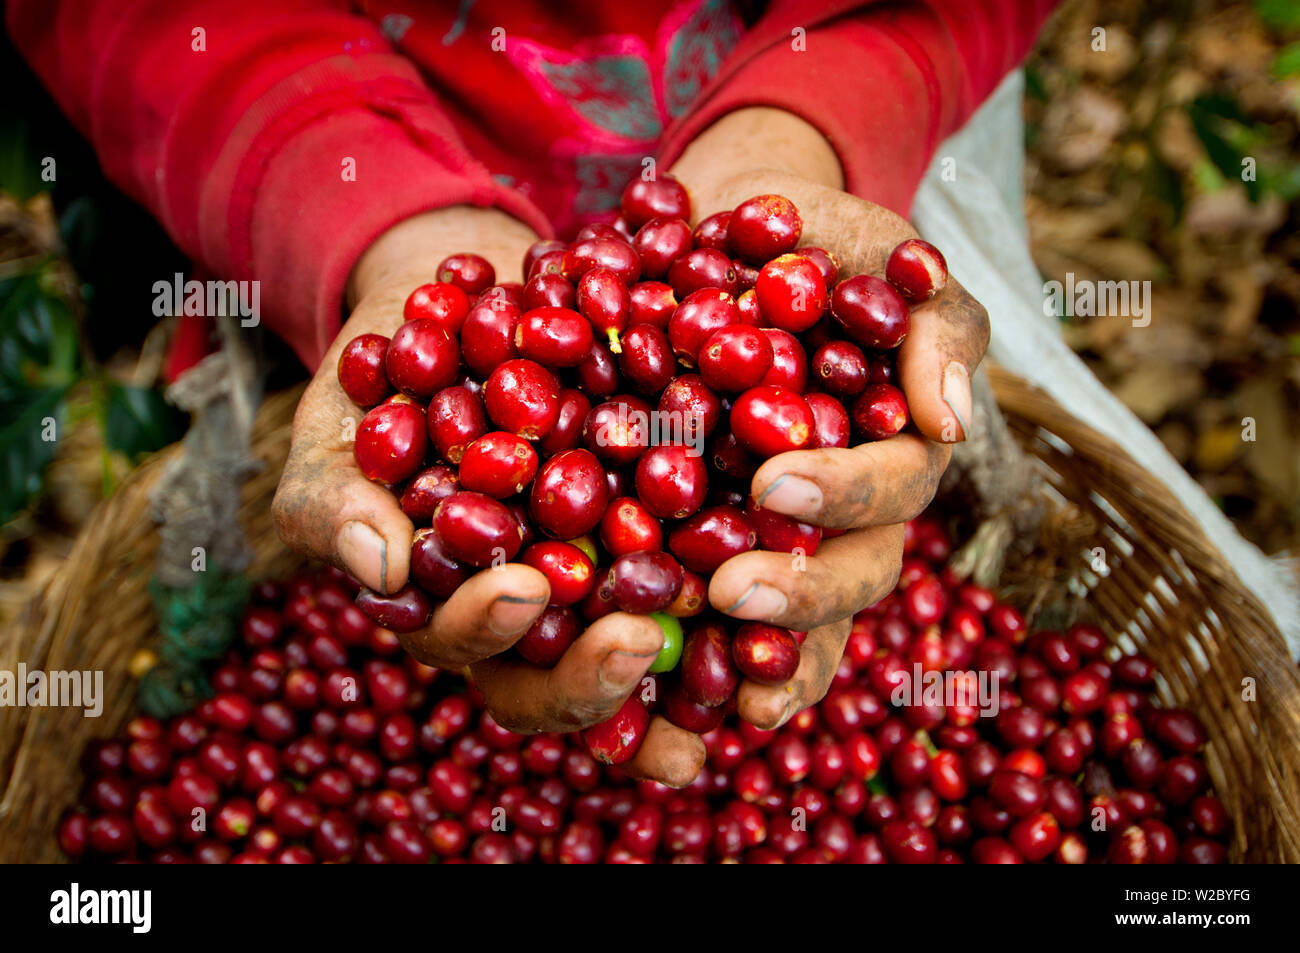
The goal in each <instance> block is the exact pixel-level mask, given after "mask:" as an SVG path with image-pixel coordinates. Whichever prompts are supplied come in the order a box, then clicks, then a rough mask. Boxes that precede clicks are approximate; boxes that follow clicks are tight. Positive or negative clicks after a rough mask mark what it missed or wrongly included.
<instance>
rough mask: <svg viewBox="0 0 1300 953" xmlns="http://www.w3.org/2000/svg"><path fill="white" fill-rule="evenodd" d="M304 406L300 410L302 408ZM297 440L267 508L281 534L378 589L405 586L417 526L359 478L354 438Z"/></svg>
mask: <svg viewBox="0 0 1300 953" xmlns="http://www.w3.org/2000/svg"><path fill="white" fill-rule="evenodd" d="M304 410H305V408H303V407H301V406H300V407H299V412H300V413H302V412H303V411H304ZM321 436H322V435H320V434H319V432H318V433H317V434H316V435H315V439H306V438H302V439H297V440H295V441H294V444H293V447H292V448H291V450H290V451H289V459H288V460H287V461H286V462H285V466H284V473H283V475H282V476H281V478H280V485H279V487H277V489H276V492H275V500H274V502H273V503H272V506H271V511H272V514H273V516H274V519H275V525H276V529H277V530H278V532H279V534H280V538H281V539H283V540H284V541H285V543H287V544H288V545H289V546H291V547H292V548H293V549H295V550H297V551H299V552H301V553H305V554H307V555H309V556H314V557H316V558H318V559H323V560H325V561H327V562H329V563H332V564H333V565H335V566H338V567H339V568H340V569H342V570H344V571H345V572H347V573H349V574H351V575H352V576H353V578H355V579H356V580H357V581H358V582H360V583H361V584H362V585H364V586H366V587H367V588H369V589H373V590H375V591H376V592H382V593H391V592H396V591H397V590H398V589H400V588H401V587H402V586H404V585H405V584H406V578H407V572H408V570H409V568H410V561H411V539H412V536H413V534H414V527H413V526H412V524H411V521H410V519H409V518H407V516H406V514H405V513H403V512H402V508H401V506H400V505H399V503H398V500H397V497H395V496H394V495H393V493H392V491H391V490H389V489H388V488H387V487H384V486H380V485H379V484H377V483H372V482H370V481H369V480H367V479H366V478H365V477H364V476H362V475H361V471H360V470H359V469H358V468H357V465H356V462H355V460H354V459H353V456H352V446H351V443H349V442H347V441H346V440H345V439H344V438H343V437H342V435H340V436H338V437H337V438H325V439H321Z"/></svg>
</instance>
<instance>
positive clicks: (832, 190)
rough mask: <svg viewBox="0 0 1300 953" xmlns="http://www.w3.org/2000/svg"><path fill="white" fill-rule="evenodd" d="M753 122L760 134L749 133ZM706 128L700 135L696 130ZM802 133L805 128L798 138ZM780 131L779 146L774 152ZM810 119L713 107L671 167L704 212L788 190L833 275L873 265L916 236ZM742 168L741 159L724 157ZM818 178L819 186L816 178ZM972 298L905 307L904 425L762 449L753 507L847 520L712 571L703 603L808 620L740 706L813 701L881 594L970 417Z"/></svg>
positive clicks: (759, 616)
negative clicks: (845, 172) (842, 177)
mask: <svg viewBox="0 0 1300 953" xmlns="http://www.w3.org/2000/svg"><path fill="white" fill-rule="evenodd" d="M757 130H762V132H761V133H756V131H757ZM772 136H775V137H776V139H777V140H778V142H776V143H772V145H771V149H770V150H769V151H768V153H767V154H768V155H769V156H770V155H783V154H784V155H789V154H795V155H798V156H799V157H800V158H799V161H797V162H793V163H791V164H790V165H789V167H786V168H780V169H771V168H766V169H764V168H760V169H757V170H755V171H747V172H737V173H731V174H725V175H719V174H718V173H717V171H716V170H717V169H718V168H719V165H718V163H719V162H720V161H724V160H725V159H727V158H728V155H727V153H728V152H729V151H732V150H734V148H735V146H734V145H733V144H734V143H736V142H744V141H748V140H752V139H757V140H758V141H768V142H771V139H772ZM710 137H713V139H712V141H713V143H714V144H713V145H712V147H710V146H709V139H710ZM810 137H811V138H810ZM783 138H784V140H785V145H786V146H787V147H789V148H787V149H785V150H783V149H782V147H781V145H780V140H782V139H783ZM828 149H829V147H828V146H827V145H826V143H825V141H824V140H821V139H820V137H819V136H817V134H816V132H815V130H811V127H808V126H806V124H803V123H802V121H800V120H797V119H795V118H794V117H791V116H789V115H788V114H781V113H779V112H778V111H776V110H763V109H760V110H747V111H744V112H742V113H737V114H732V116H729V117H726V118H725V119H724V120H722V121H721V122H720V123H718V124H717V125H716V126H715V127H713V128H712V129H711V130H710V131H709V132H708V133H706V134H705V136H703V137H701V139H700V140H697V141H696V143H695V144H694V145H692V146H691V147H690V149H688V151H687V153H686V154H685V155H684V156H683V158H682V160H680V161H679V163H678V165H677V166H676V167H675V168H674V170H673V171H674V174H676V175H678V176H679V177H680V178H682V179H683V180H684V181H685V182H686V184H687V187H688V188H689V189H690V191H691V194H692V199H693V200H694V213H695V215H696V217H697V220H698V219H699V218H703V217H705V216H707V215H710V214H712V213H714V212H718V211H723V210H727V209H731V208H734V207H735V206H736V205H738V204H740V202H742V201H744V200H745V199H747V198H750V197H751V196H754V195H763V194H778V195H784V196H786V197H787V198H789V199H791V200H792V201H793V202H794V203H795V205H796V206H797V207H798V209H799V211H800V214H801V216H802V218H803V236H802V239H801V241H800V244H801V245H804V246H819V247H822V248H825V249H826V250H828V251H829V252H831V253H832V254H833V255H834V256H835V258H836V259H837V260H838V262H839V265H840V275H841V277H842V278H846V277H849V276H851V275H856V274H874V275H883V274H884V270H885V262H886V261H887V259H888V257H889V253H890V252H891V251H892V250H893V248H894V247H895V246H896V245H897V244H898V243H899V242H901V241H903V240H904V239H907V238H911V237H915V236H916V231H915V229H913V228H912V227H911V225H909V224H908V223H907V221H906V220H904V219H903V218H901V217H900V216H898V215H896V214H895V213H893V212H891V211H889V210H888V209H885V208H882V207H880V206H878V205H873V204H872V203H870V202H867V201H864V200H862V199H859V198H856V197H855V196H852V195H849V194H847V193H845V192H843V191H842V190H841V189H840V188H838V187H837V184H838V183H837V182H836V176H837V174H838V163H837V162H835V160H834V157H833V154H831V155H829V157H828V156H827V151H828ZM730 158H731V159H732V161H734V162H738V163H740V164H741V165H742V166H743V159H744V158H748V157H739V156H731V157H730ZM828 183H830V184H828ZM988 338H989V323H988V315H987V313H986V312H985V310H984V308H983V307H981V306H980V304H979V303H978V302H977V301H975V299H974V298H972V297H971V295H970V294H969V293H968V292H967V291H966V290H965V289H964V288H962V287H961V286H960V285H959V284H958V283H957V282H956V281H954V280H952V279H949V281H948V283H947V284H946V286H945V287H944V288H943V289H942V290H941V291H940V292H939V293H938V294H937V295H936V296H935V297H934V298H932V299H931V300H929V301H926V302H925V303H924V304H922V305H920V306H918V307H916V308H915V309H914V310H913V311H912V315H911V330H910V332H909V334H908V336H907V338H906V339H905V340H904V341H903V343H902V345H901V346H900V348H899V353H898V358H897V371H898V375H899V382H900V386H901V387H902V389H903V391H904V393H905V394H906V396H907V401H908V405H909V408H910V411H911V415H912V420H913V424H914V426H915V429H916V431H919V432H911V430H909V431H905V432H903V433H901V434H899V435H897V436H895V437H891V438H889V439H887V440H882V441H878V442H874V443H866V444H861V445H859V446H856V447H850V448H846V449H822V450H799V451H793V452H790V453H783V454H780V455H778V456H776V457H773V458H771V459H769V460H767V461H766V462H764V463H763V465H762V466H761V467H760V468H759V469H758V471H757V472H756V473H755V475H754V478H753V482H752V486H751V492H752V495H753V497H754V499H755V500H756V501H757V502H758V503H759V504H760V505H762V506H763V507H765V508H767V509H771V510H775V511H777V512H780V513H785V514H787V515H789V516H793V517H795V518H797V519H799V520H802V521H804V522H808V523H813V524H816V525H819V526H823V527H830V528H834V529H843V530H847V532H845V533H844V534H843V535H840V536H837V537H835V538H833V539H827V540H824V541H823V542H822V544H821V546H820V548H819V549H818V550H817V552H816V553H815V554H814V555H813V556H810V557H807V558H801V559H794V558H792V557H791V556H790V555H789V554H786V553H770V552H749V553H744V554H742V555H739V556H736V557H733V558H732V559H730V560H728V561H727V562H725V563H724V564H723V565H722V566H721V567H719V569H718V570H717V571H716V572H715V573H714V575H713V578H712V580H711V582H710V584H709V601H710V603H711V604H712V605H713V606H714V608H716V609H719V610H720V611H722V612H725V613H727V614H729V615H731V616H734V617H736V618H740V619H750V620H758V621H764V622H771V623H774V624H776V625H783V626H787V627H789V628H791V629H797V630H807V631H808V638H807V640H806V642H805V643H804V646H803V648H802V650H801V661H800V664H799V668H798V670H797V671H796V673H795V675H794V677H793V678H792V679H791V680H790V681H789V682H787V683H786V684H784V685H778V686H774V687H773V686H762V685H758V684H755V683H753V682H748V681H747V682H744V683H742V685H741V688H740V693H739V698H738V702H739V712H740V715H741V716H742V717H743V718H745V719H747V720H748V721H750V722H752V723H754V724H755V725H757V726H759V727H762V728H774V727H776V726H778V725H780V724H783V723H784V722H785V721H787V720H788V719H789V718H791V717H792V716H793V715H794V714H796V713H797V712H798V711H800V710H801V709H803V708H806V707H807V706H809V705H811V704H814V703H816V702H817V701H819V700H820V699H821V698H822V697H823V696H824V695H825V693H826V691H827V689H828V688H829V687H830V683H831V680H832V678H833V677H834V675H835V671H836V668H837V667H838V665H839V661H840V657H841V656H842V654H843V652H844V647H845V644H846V642H847V640H848V635H849V632H850V629H851V619H852V616H853V614H854V613H856V612H857V611H859V610H860V609H863V608H865V607H866V606H869V605H871V604H872V603H874V602H876V601H878V600H879V599H881V598H882V597H884V596H885V595H886V594H888V593H889V592H890V591H891V590H892V589H893V587H894V585H895V584H896V583H897V581H898V575H899V570H900V568H901V563H902V549H903V523H904V522H905V521H907V520H909V519H912V518H913V517H915V516H916V515H918V514H919V513H920V512H921V511H922V510H924V509H925V507H926V506H927V505H928V504H929V502H930V500H931V499H932V498H933V496H934V493H935V490H936V489H937V487H938V484H939V479H940V477H941V476H942V475H943V472H944V470H945V468H946V467H947V465H948V461H949V458H950V457H951V454H952V444H953V443H955V442H958V441H961V440H964V439H966V437H967V436H968V431H969V425H970V420H971V390H970V378H971V375H972V374H973V373H974V371H975V368H976V367H978V365H979V363H980V361H981V360H982V358H983V356H984V352H985V349H986V348H987V346H988Z"/></svg>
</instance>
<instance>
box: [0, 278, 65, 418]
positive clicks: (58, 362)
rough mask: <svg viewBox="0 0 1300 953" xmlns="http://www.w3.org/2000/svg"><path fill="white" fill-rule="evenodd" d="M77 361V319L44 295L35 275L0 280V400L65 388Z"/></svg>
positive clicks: (39, 281)
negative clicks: (33, 392)
mask: <svg viewBox="0 0 1300 953" xmlns="http://www.w3.org/2000/svg"><path fill="white" fill-rule="evenodd" d="M80 363H81V353H80V338H79V330H78V328H77V322H76V319H75V318H73V316H72V313H71V312H70V311H69V310H68V306H67V305H66V304H65V303H64V302H63V301H62V300H61V299H59V298H56V297H53V296H51V295H49V294H47V293H46V292H45V289H44V288H43V287H42V284H41V280H40V275H39V272H30V273H28V274H23V275H18V276H17V277H14V278H7V279H5V280H3V281H0V401H7V400H8V401H12V400H21V399H22V394H23V392H25V391H28V390H42V389H45V388H48V387H68V386H70V385H71V384H72V383H73V381H74V380H75V379H76V375H77V370H78V367H79V365H80Z"/></svg>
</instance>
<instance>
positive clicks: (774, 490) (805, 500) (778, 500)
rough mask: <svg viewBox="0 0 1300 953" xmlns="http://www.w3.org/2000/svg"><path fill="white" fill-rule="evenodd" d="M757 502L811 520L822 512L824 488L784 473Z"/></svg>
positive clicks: (771, 508) (779, 511)
mask: <svg viewBox="0 0 1300 953" xmlns="http://www.w3.org/2000/svg"><path fill="white" fill-rule="evenodd" d="M756 502H757V503H758V505H759V506H763V507H766V508H767V509H769V510H776V511H777V512H778V513H784V514H786V515H787V516H795V517H799V518H802V519H811V518H812V517H814V516H816V515H817V514H818V513H820V512H821V509H822V488H821V487H819V486H818V485H817V484H816V483H813V482H812V481H811V480H805V479H804V478H803V477H797V476H795V475H794V474H792V473H784V474H782V475H781V476H779V477H777V478H776V479H775V480H774V481H772V483H771V485H769V486H768V488H767V489H766V490H764V491H763V494H762V496H760V497H759V498H758V500H757V501H756Z"/></svg>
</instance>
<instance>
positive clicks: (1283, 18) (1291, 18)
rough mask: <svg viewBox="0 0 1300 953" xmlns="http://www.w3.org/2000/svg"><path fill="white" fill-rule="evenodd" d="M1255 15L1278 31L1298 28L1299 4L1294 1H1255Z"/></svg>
mask: <svg viewBox="0 0 1300 953" xmlns="http://www.w3.org/2000/svg"><path fill="white" fill-rule="evenodd" d="M1255 13H1256V14H1258V15H1259V18H1260V19H1261V20H1263V21H1264V22H1265V23H1267V24H1268V25H1269V26H1271V27H1274V28H1275V29H1278V30H1292V29H1295V28H1297V27H1300V4H1298V3H1296V2H1295V0H1255Z"/></svg>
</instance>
